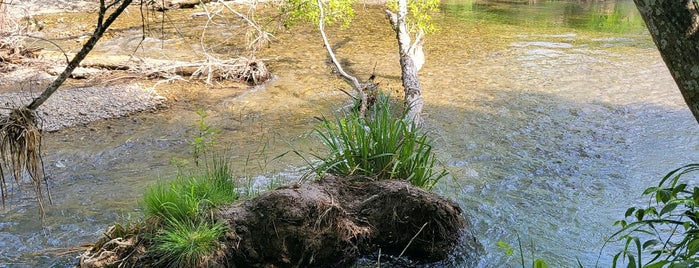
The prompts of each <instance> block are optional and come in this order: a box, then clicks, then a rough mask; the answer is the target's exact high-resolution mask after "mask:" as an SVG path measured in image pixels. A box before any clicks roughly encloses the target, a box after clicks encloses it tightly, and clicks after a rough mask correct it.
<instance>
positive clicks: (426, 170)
mask: <svg viewBox="0 0 699 268" xmlns="http://www.w3.org/2000/svg"><path fill="white" fill-rule="evenodd" d="M395 113H396V111H394V109H393V108H392V106H391V100H390V97H389V96H387V95H385V94H379V96H378V99H377V103H376V105H374V107H373V109H372V110H371V111H369V113H368V115H367V117H361V116H360V115H359V113H358V112H356V111H352V112H349V113H348V114H347V115H345V116H342V117H337V119H336V120H334V121H330V120H328V119H326V118H323V122H322V123H321V124H320V126H318V127H317V128H316V129H315V133H316V134H317V135H318V136H319V137H320V139H321V141H322V142H323V143H324V144H325V145H326V147H327V149H328V151H329V155H328V156H326V157H319V156H316V157H317V158H318V159H320V161H321V164H320V165H319V166H317V167H315V168H314V169H315V171H316V173H318V174H319V175H322V174H323V173H330V174H334V175H340V176H362V177H369V178H372V179H378V180H383V179H402V180H407V181H409V182H410V183H412V184H413V185H416V186H419V187H422V188H426V189H431V188H432V187H434V185H435V184H436V183H437V182H438V181H439V180H440V179H442V178H443V177H444V176H446V175H447V172H446V171H445V170H441V171H436V158H435V156H434V154H433V153H432V145H431V140H429V139H428V137H427V136H426V135H425V134H422V133H420V132H421V131H420V128H419V127H418V126H416V125H414V124H412V123H408V122H406V120H405V116H404V114H403V115H401V116H398V117H396V116H394V114H395Z"/></svg>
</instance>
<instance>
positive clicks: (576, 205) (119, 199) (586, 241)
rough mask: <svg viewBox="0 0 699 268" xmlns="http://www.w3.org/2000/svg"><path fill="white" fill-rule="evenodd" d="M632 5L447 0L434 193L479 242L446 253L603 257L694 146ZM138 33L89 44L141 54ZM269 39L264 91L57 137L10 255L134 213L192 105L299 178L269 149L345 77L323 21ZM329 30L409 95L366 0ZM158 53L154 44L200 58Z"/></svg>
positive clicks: (480, 260) (7, 222) (221, 95)
mask: <svg viewBox="0 0 699 268" xmlns="http://www.w3.org/2000/svg"><path fill="white" fill-rule="evenodd" d="M634 8H635V7H634V6H633V3H632V2H629V1H622V2H614V1H607V2H566V1H553V2H542V3H536V2H505V1H503V2H495V1H491V2H461V1H448V2H445V3H444V6H443V9H442V13H441V14H440V15H438V16H436V23H437V26H438V28H439V29H440V31H439V32H438V33H437V34H435V35H430V36H428V39H427V43H426V45H425V51H426V53H427V63H426V64H425V66H424V68H423V70H422V71H421V73H420V78H421V82H422V86H423V94H424V97H425V102H426V106H425V109H424V114H425V119H426V125H427V129H428V130H429V131H430V133H431V134H432V136H433V137H434V138H435V140H436V145H437V148H436V149H437V153H438V154H439V157H440V159H441V160H442V162H443V163H444V164H445V165H446V166H447V168H448V169H449V170H450V171H451V176H452V177H451V178H449V179H448V180H445V181H444V182H443V183H442V184H441V185H440V186H439V187H438V192H440V193H441V194H443V195H446V196H448V197H449V198H452V199H455V200H456V201H457V202H459V204H460V205H461V206H462V208H463V209H464V211H465V214H466V215H465V216H466V217H468V218H469V219H470V220H471V221H472V223H473V225H474V229H473V232H474V233H475V235H476V236H477V238H478V239H479V241H480V242H481V243H482V245H483V248H482V250H481V251H480V252H478V253H477V256H478V257H477V258H476V259H475V260H464V258H463V256H465V255H463V254H461V253H459V252H457V253H455V257H454V258H453V261H451V262H448V263H444V264H440V265H443V266H454V267H469V266H477V267H503V266H519V264H518V258H516V257H506V256H505V255H504V252H502V251H501V250H500V249H498V248H497V246H496V243H497V242H498V241H505V242H507V243H509V244H510V245H516V244H517V239H518V237H519V239H520V240H521V241H522V243H523V245H524V249H525V254H524V255H525V258H526V259H529V258H530V256H531V255H532V254H533V255H535V256H536V257H541V258H544V259H546V261H547V262H548V263H549V265H550V267H571V266H576V263H577V261H578V260H579V261H580V262H581V263H582V264H583V265H585V266H586V267H592V266H594V265H595V263H599V265H600V266H601V267H608V266H610V263H611V260H612V255H613V254H614V253H616V251H617V250H618V248H619V245H616V244H612V245H608V246H607V247H605V248H604V249H602V245H603V244H604V241H605V239H606V238H607V237H608V236H609V235H610V234H612V233H613V232H614V231H615V228H614V227H613V226H612V223H613V222H614V221H615V220H617V219H619V218H620V217H621V216H622V214H623V212H624V211H625V210H626V208H628V207H629V206H633V205H636V204H639V202H641V199H640V192H641V191H642V190H643V189H645V188H646V187H648V186H651V185H652V184H654V183H655V182H656V181H657V179H658V178H659V177H661V176H662V175H663V174H665V173H666V172H668V171H670V170H672V169H674V168H677V167H679V166H681V165H684V164H687V163H691V162H693V161H696V159H698V158H699V154H698V153H697V148H698V147H699V140H698V139H697V138H696V136H697V135H696V133H697V130H699V129H697V123H696V121H695V120H694V118H693V117H692V116H691V114H690V112H689V111H688V109H687V108H686V106H685V104H684V102H683V100H682V98H681V96H680V94H679V91H678V89H677V88H676V86H675V85H674V83H673V81H672V79H671V77H670V75H669V73H668V71H667V70H666V69H665V67H664V65H663V63H662V61H661V59H660V57H659V56H658V54H657V52H656V50H655V48H654V46H653V44H652V42H651V40H650V38H649V36H648V35H647V33H646V32H645V30H644V28H643V24H642V22H641V21H640V18H639V17H638V15H637V14H636V11H635V9H634ZM126 32H127V33H128V31H126ZM136 32H137V31H136V30H134V33H133V36H130V37H127V38H123V39H119V38H114V39H113V40H111V41H105V42H104V43H102V47H101V48H96V49H97V50H98V53H108V52H111V53H114V51H115V50H118V49H123V50H124V51H132V50H133V48H131V47H130V46H131V45H130V43H132V42H133V40H132V39H134V38H135V37H136V36H137V33H136ZM277 36H278V38H279V39H278V40H277V41H276V43H274V44H272V46H271V47H270V48H269V49H267V50H265V51H264V52H263V54H264V55H261V56H262V57H268V58H269V67H270V68H271V69H272V70H273V71H274V72H275V73H276V74H277V76H278V78H277V79H276V80H274V81H273V82H271V83H269V84H268V85H267V86H266V87H263V88H256V89H253V90H241V89H231V88H223V89H215V90H211V91H209V93H208V94H212V96H211V97H210V100H209V101H205V102H203V103H204V104H201V103H195V104H191V105H190V104H183V103H179V104H177V105H175V107H174V108H172V109H171V110H167V111H163V112H160V113H157V114H143V115H137V116H133V117H131V118H126V119H119V120H108V121H105V122H99V123H95V124H91V125H89V126H87V127H78V128H74V129H69V130H64V131H61V132H59V133H54V134H49V135H48V136H47V138H46V144H45V147H44V150H45V153H46V156H45V158H44V161H45V162H46V164H47V173H48V174H49V175H50V178H51V190H52V195H53V196H52V197H53V201H54V204H53V205H52V206H49V207H48V208H47V218H46V220H45V222H44V224H43V225H44V227H43V228H42V224H41V222H40V221H39V220H38V212H37V209H35V208H34V205H33V203H32V201H31V200H32V199H31V196H25V195H23V194H15V195H14V196H13V198H14V199H13V200H11V201H12V202H11V204H12V206H11V207H9V208H8V209H7V210H6V211H4V212H3V213H2V214H0V215H2V218H0V263H3V264H1V265H0V266H11V267H34V266H68V265H70V264H72V263H73V262H74V259H72V258H73V257H74V256H75V254H74V253H73V254H67V255H65V256H62V257H57V256H56V255H54V254H56V253H63V252H64V251H65V250H64V249H65V248H69V247H72V246H77V245H81V244H85V243H91V242H93V241H95V240H96V239H97V238H99V236H100V234H101V232H102V231H103V230H105V228H106V227H107V226H108V225H109V224H111V223H113V222H114V221H117V220H120V219H121V218H123V217H128V216H131V217H138V216H139V215H140V212H139V209H138V204H137V203H138V198H139V197H140V196H141V195H142V193H143V189H144V187H146V186H147V185H149V184H152V183H153V182H154V181H156V180H157V179H168V178H172V177H173V175H174V174H175V173H176V167H175V164H173V159H180V160H188V159H190V157H189V148H188V145H187V144H188V142H189V140H191V138H192V137H193V136H194V135H196V129H195V127H194V125H195V121H196V120H197V115H196V114H195V112H194V111H195V110H197V109H200V108H201V109H205V110H207V111H208V113H209V115H210V116H209V118H208V120H209V123H210V124H211V125H213V126H215V127H217V128H220V129H222V132H221V134H220V135H219V137H220V139H221V143H222V144H227V146H229V147H230V148H231V149H230V150H229V154H230V155H231V157H232V158H233V160H232V161H233V164H234V165H235V166H236V167H237V168H236V170H235V173H236V174H238V175H239V176H240V177H241V178H251V179H250V180H251V181H254V180H255V179H257V180H260V181H271V180H275V179H279V178H281V179H284V178H286V179H297V178H298V176H299V175H300V174H302V172H303V171H301V170H300V168H302V167H303V160H301V159H299V158H298V157H294V156H293V154H287V155H286V156H284V157H282V158H279V159H274V158H275V157H276V156H277V155H279V154H282V153H284V152H287V151H289V150H301V151H306V152H307V151H310V150H317V148H318V146H317V145H318V144H317V142H315V141H314V140H313V139H312V138H309V137H308V136H307V135H305V134H306V133H308V132H309V130H310V129H311V128H312V127H313V126H314V124H315V123H316V121H314V119H313V116H317V115H320V114H327V113H332V111H333V110H337V109H340V108H342V107H343V106H344V105H346V104H347V103H348V101H347V99H346V97H345V95H344V94H343V93H341V92H340V91H338V90H337V89H338V88H346V85H345V84H344V83H343V82H342V81H340V80H339V79H337V77H336V76H335V75H333V74H332V73H331V71H330V69H329V65H328V64H327V61H326V56H325V54H324V50H323V47H322V45H321V42H320V39H319V38H318V36H317V33H316V32H314V31H311V30H304V29H301V30H299V31H296V32H295V33H294V34H293V35H291V34H288V33H283V32H280V33H278V34H277ZM330 38H331V42H332V43H334V44H335V46H336V52H337V53H338V56H339V57H340V58H341V60H342V61H343V62H344V64H346V66H347V70H348V71H350V72H353V73H355V74H357V75H359V76H360V77H362V78H367V77H368V76H369V75H370V74H371V73H372V71H373V69H374V66H376V67H375V68H376V71H375V72H376V74H377V77H378V78H377V81H379V82H380V83H381V86H382V87H383V88H385V89H387V90H390V91H396V90H399V85H400V83H399V81H398V79H399V75H400V74H399V68H398V66H397V65H398V57H397V54H396V53H397V48H396V45H395V41H394V39H393V35H392V33H391V30H390V27H389V26H388V24H387V21H385V19H384V17H383V15H382V11H381V10H380V9H375V8H370V7H367V8H362V9H361V11H360V12H359V17H358V18H357V19H356V20H355V22H354V23H353V24H352V26H351V28H349V29H347V30H333V31H332V32H331V33H330ZM124 40H126V41H124ZM129 40H130V41H129ZM146 41H147V42H153V43H152V44H151V45H150V46H149V47H150V48H153V47H157V46H158V45H160V47H164V48H165V49H168V47H169V46H177V45H179V46H182V44H181V42H180V41H176V40H175V39H173V40H169V41H166V42H157V41H153V40H150V39H149V40H146ZM197 42H198V40H197V41H192V44H188V45H190V46H192V47H195V46H196V43H197ZM100 49H101V52H100ZM218 49H220V50H221V51H219V52H222V51H226V49H228V50H234V48H231V47H228V48H226V47H224V46H219V47H218ZM155 51H157V50H153V51H152V52H148V51H145V52H144V53H151V54H149V55H150V56H154V54H155V53H160V54H162V55H168V56H169V57H171V58H176V59H187V57H192V58H189V59H197V58H196V57H197V55H196V54H192V53H190V54H187V53H184V54H182V55H180V54H178V51H180V52H181V51H182V50H173V52H172V53H162V52H155ZM117 53H118V52H117ZM199 56H200V55H199ZM201 106H204V107H201ZM261 170H262V171H261ZM244 181H247V180H246V179H244Z"/></svg>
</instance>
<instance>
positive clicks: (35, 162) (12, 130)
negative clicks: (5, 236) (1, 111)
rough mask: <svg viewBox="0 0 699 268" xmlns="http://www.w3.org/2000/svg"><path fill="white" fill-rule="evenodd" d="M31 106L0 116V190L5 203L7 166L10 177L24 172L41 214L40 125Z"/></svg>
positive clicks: (17, 180)
mask: <svg viewBox="0 0 699 268" xmlns="http://www.w3.org/2000/svg"><path fill="white" fill-rule="evenodd" d="M38 123H39V122H38V118H37V116H36V113H35V112H34V111H33V110H29V109H26V108H19V109H14V110H12V111H11V112H10V114H9V115H7V116H2V117H0V160H1V161H2V163H0V190H2V191H1V192H2V204H3V207H4V206H5V200H6V199H7V194H8V189H7V182H6V181H5V178H6V177H7V176H6V175H8V174H6V172H7V171H8V170H11V175H12V177H14V180H15V181H16V182H17V184H18V185H19V183H20V182H21V180H22V178H24V176H25V175H27V177H29V179H30V180H31V183H32V186H33V189H34V192H35V193H36V198H37V201H38V202H39V208H40V209H41V212H42V215H43V211H44V206H43V200H44V194H43V191H42V189H41V188H42V187H41V186H42V184H44V183H46V182H45V180H44V170H43V163H42V161H41V128H40V127H39V124H38ZM48 190H49V189H48V183H46V192H47V196H48V199H49V203H50V202H51V195H50V193H49V191H48Z"/></svg>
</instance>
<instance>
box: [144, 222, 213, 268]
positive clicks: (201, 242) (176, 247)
mask: <svg viewBox="0 0 699 268" xmlns="http://www.w3.org/2000/svg"><path fill="white" fill-rule="evenodd" d="M168 225H169V227H168V228H165V229H163V230H162V231H161V232H159V233H157V234H156V235H155V237H154V238H153V241H154V243H155V246H153V248H151V254H152V255H153V256H156V257H157V258H158V260H159V261H158V262H157V264H158V265H159V266H163V267H209V266H211V265H212V264H214V263H212V262H213V258H212V257H211V256H213V255H215V252H216V251H217V250H218V249H219V247H220V243H219V238H220V237H222V236H223V235H224V233H225V232H226V227H225V226H224V225H223V224H221V223H208V222H191V221H190V222H179V221H175V222H170V223H169V224H168Z"/></svg>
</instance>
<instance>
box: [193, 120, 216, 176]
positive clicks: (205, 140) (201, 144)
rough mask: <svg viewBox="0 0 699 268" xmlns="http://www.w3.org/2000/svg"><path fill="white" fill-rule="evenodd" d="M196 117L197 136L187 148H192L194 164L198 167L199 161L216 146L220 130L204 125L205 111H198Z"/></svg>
mask: <svg viewBox="0 0 699 268" xmlns="http://www.w3.org/2000/svg"><path fill="white" fill-rule="evenodd" d="M197 115H198V116H199V120H197V130H198V134H197V136H195V137H194V139H193V140H192V141H191V142H190V143H189V146H190V147H192V156H193V157H194V163H195V164H196V165H197V166H198V165H199V159H200V158H201V157H202V156H203V155H205V154H206V152H207V151H208V150H209V149H211V148H213V147H214V146H215V145H216V135H217V134H218V133H219V132H221V130H218V129H214V128H212V127H211V126H210V125H209V124H208V123H206V117H207V116H208V114H206V111H204V110H198V111H197Z"/></svg>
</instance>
